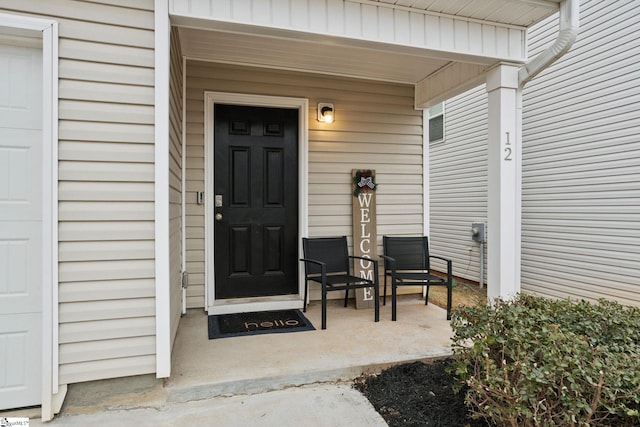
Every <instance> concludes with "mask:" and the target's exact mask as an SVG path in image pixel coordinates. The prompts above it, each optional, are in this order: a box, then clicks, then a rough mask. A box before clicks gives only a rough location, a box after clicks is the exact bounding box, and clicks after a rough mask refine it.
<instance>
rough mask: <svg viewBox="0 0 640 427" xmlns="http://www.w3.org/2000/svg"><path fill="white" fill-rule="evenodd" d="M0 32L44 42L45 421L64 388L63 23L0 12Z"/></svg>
mask: <svg viewBox="0 0 640 427" xmlns="http://www.w3.org/2000/svg"><path fill="white" fill-rule="evenodd" d="M0 27H3V28H6V29H11V32H14V33H15V34H16V35H18V36H20V35H23V36H28V37H34V38H39V39H41V40H42V183H41V185H42V386H41V388H42V391H41V393H42V407H41V413H42V420H43V421H49V420H51V419H52V418H53V416H54V414H55V413H57V412H59V411H60V408H61V407H62V402H63V400H64V397H65V395H66V391H67V387H66V385H63V386H59V385H58V379H59V375H58V368H59V365H58V294H57V292H56V291H55V290H56V289H57V283H58V190H57V188H58V23H57V21H54V20H50V19H41V18H32V17H29V16H22V15H11V14H6V13H0Z"/></svg>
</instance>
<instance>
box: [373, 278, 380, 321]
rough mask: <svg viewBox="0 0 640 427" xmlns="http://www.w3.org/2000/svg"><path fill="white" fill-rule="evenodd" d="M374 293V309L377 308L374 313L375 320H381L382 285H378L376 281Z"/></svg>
mask: <svg viewBox="0 0 640 427" xmlns="http://www.w3.org/2000/svg"><path fill="white" fill-rule="evenodd" d="M373 294H374V295H375V299H376V300H375V302H374V303H373V304H374V310H375V314H374V320H375V321H376V322H379V321H380V286H379V285H378V283H376V285H375V287H374V288H373Z"/></svg>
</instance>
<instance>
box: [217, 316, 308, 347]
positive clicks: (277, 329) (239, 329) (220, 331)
mask: <svg viewBox="0 0 640 427" xmlns="http://www.w3.org/2000/svg"><path fill="white" fill-rule="evenodd" d="M315 329H316V328H314V327H313V325H312V324H311V322H310V321H309V319H307V318H306V317H305V316H304V314H302V313H301V312H300V310H276V311H258V312H253V313H234V314H217V315H212V316H209V339H210V340H212V339H215V338H226V337H239V336H243V335H259V334H279V333H284V332H300V331H313V330H315Z"/></svg>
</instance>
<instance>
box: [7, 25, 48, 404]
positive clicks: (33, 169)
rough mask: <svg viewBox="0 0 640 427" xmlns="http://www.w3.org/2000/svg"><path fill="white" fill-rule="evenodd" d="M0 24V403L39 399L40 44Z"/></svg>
mask: <svg viewBox="0 0 640 427" xmlns="http://www.w3.org/2000/svg"><path fill="white" fill-rule="evenodd" d="M1 30H2V28H0V409H7V408H18V407H22V406H30V405H39V404H40V403H41V400H42V396H41V394H42V392H41V390H42V389H41V381H42V380H41V366H42V361H41V357H42V356H41V352H42V330H41V329H42V262H43V260H42V76H41V73H42V71H41V70H42V51H41V48H40V47H39V46H40V44H41V43H42V41H41V40H40V39H28V38H22V37H16V36H11V35H2V34H1Z"/></svg>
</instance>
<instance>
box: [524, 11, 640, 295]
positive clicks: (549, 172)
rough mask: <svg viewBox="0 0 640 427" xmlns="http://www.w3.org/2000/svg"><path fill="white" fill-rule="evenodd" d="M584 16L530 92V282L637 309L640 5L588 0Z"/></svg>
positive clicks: (548, 291)
mask: <svg viewBox="0 0 640 427" xmlns="http://www.w3.org/2000/svg"><path fill="white" fill-rule="evenodd" d="M580 19H581V27H582V29H581V31H580V34H579V36H578V40H577V42H576V44H575V45H574V47H573V48H572V49H571V51H570V53H569V54H568V55H567V56H566V57H565V58H563V59H562V60H561V61H559V62H558V63H556V64H554V65H553V66H552V67H551V69H549V70H547V71H545V73H544V74H541V75H540V76H539V77H538V78H536V79H535V80H534V81H533V82H532V83H531V84H530V86H528V88H527V90H526V91H525V97H524V115H523V122H524V130H523V132H524V141H525V145H524V148H523V156H524V164H523V168H524V177H523V230H522V241H523V251H522V260H523V262H522V288H523V290H526V291H529V292H535V293H538V294H543V295H547V296H552V297H561V298H566V297H570V298H585V299H589V300H595V299H598V298H609V299H616V300H618V301H620V302H622V303H625V304H634V305H639V304H640V293H639V291H640V264H639V263H638V260H639V259H640V227H638V218H640V184H639V183H640V59H639V58H640V37H639V36H638V34H639V32H640V7H639V5H638V2H637V1H634V0H619V1H611V2H601V1H595V0H590V1H582V4H581V16H580ZM547 26H548V27H553V24H551V23H550V24H548V25H547ZM543 31H544V30H543ZM547 32H548V31H547ZM543 34H544V33H543V32H541V37H537V38H534V37H532V38H531V43H532V46H533V47H536V48H538V49H539V47H537V46H539V45H540V44H541V43H543V42H544V38H543V37H542V35H543Z"/></svg>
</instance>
